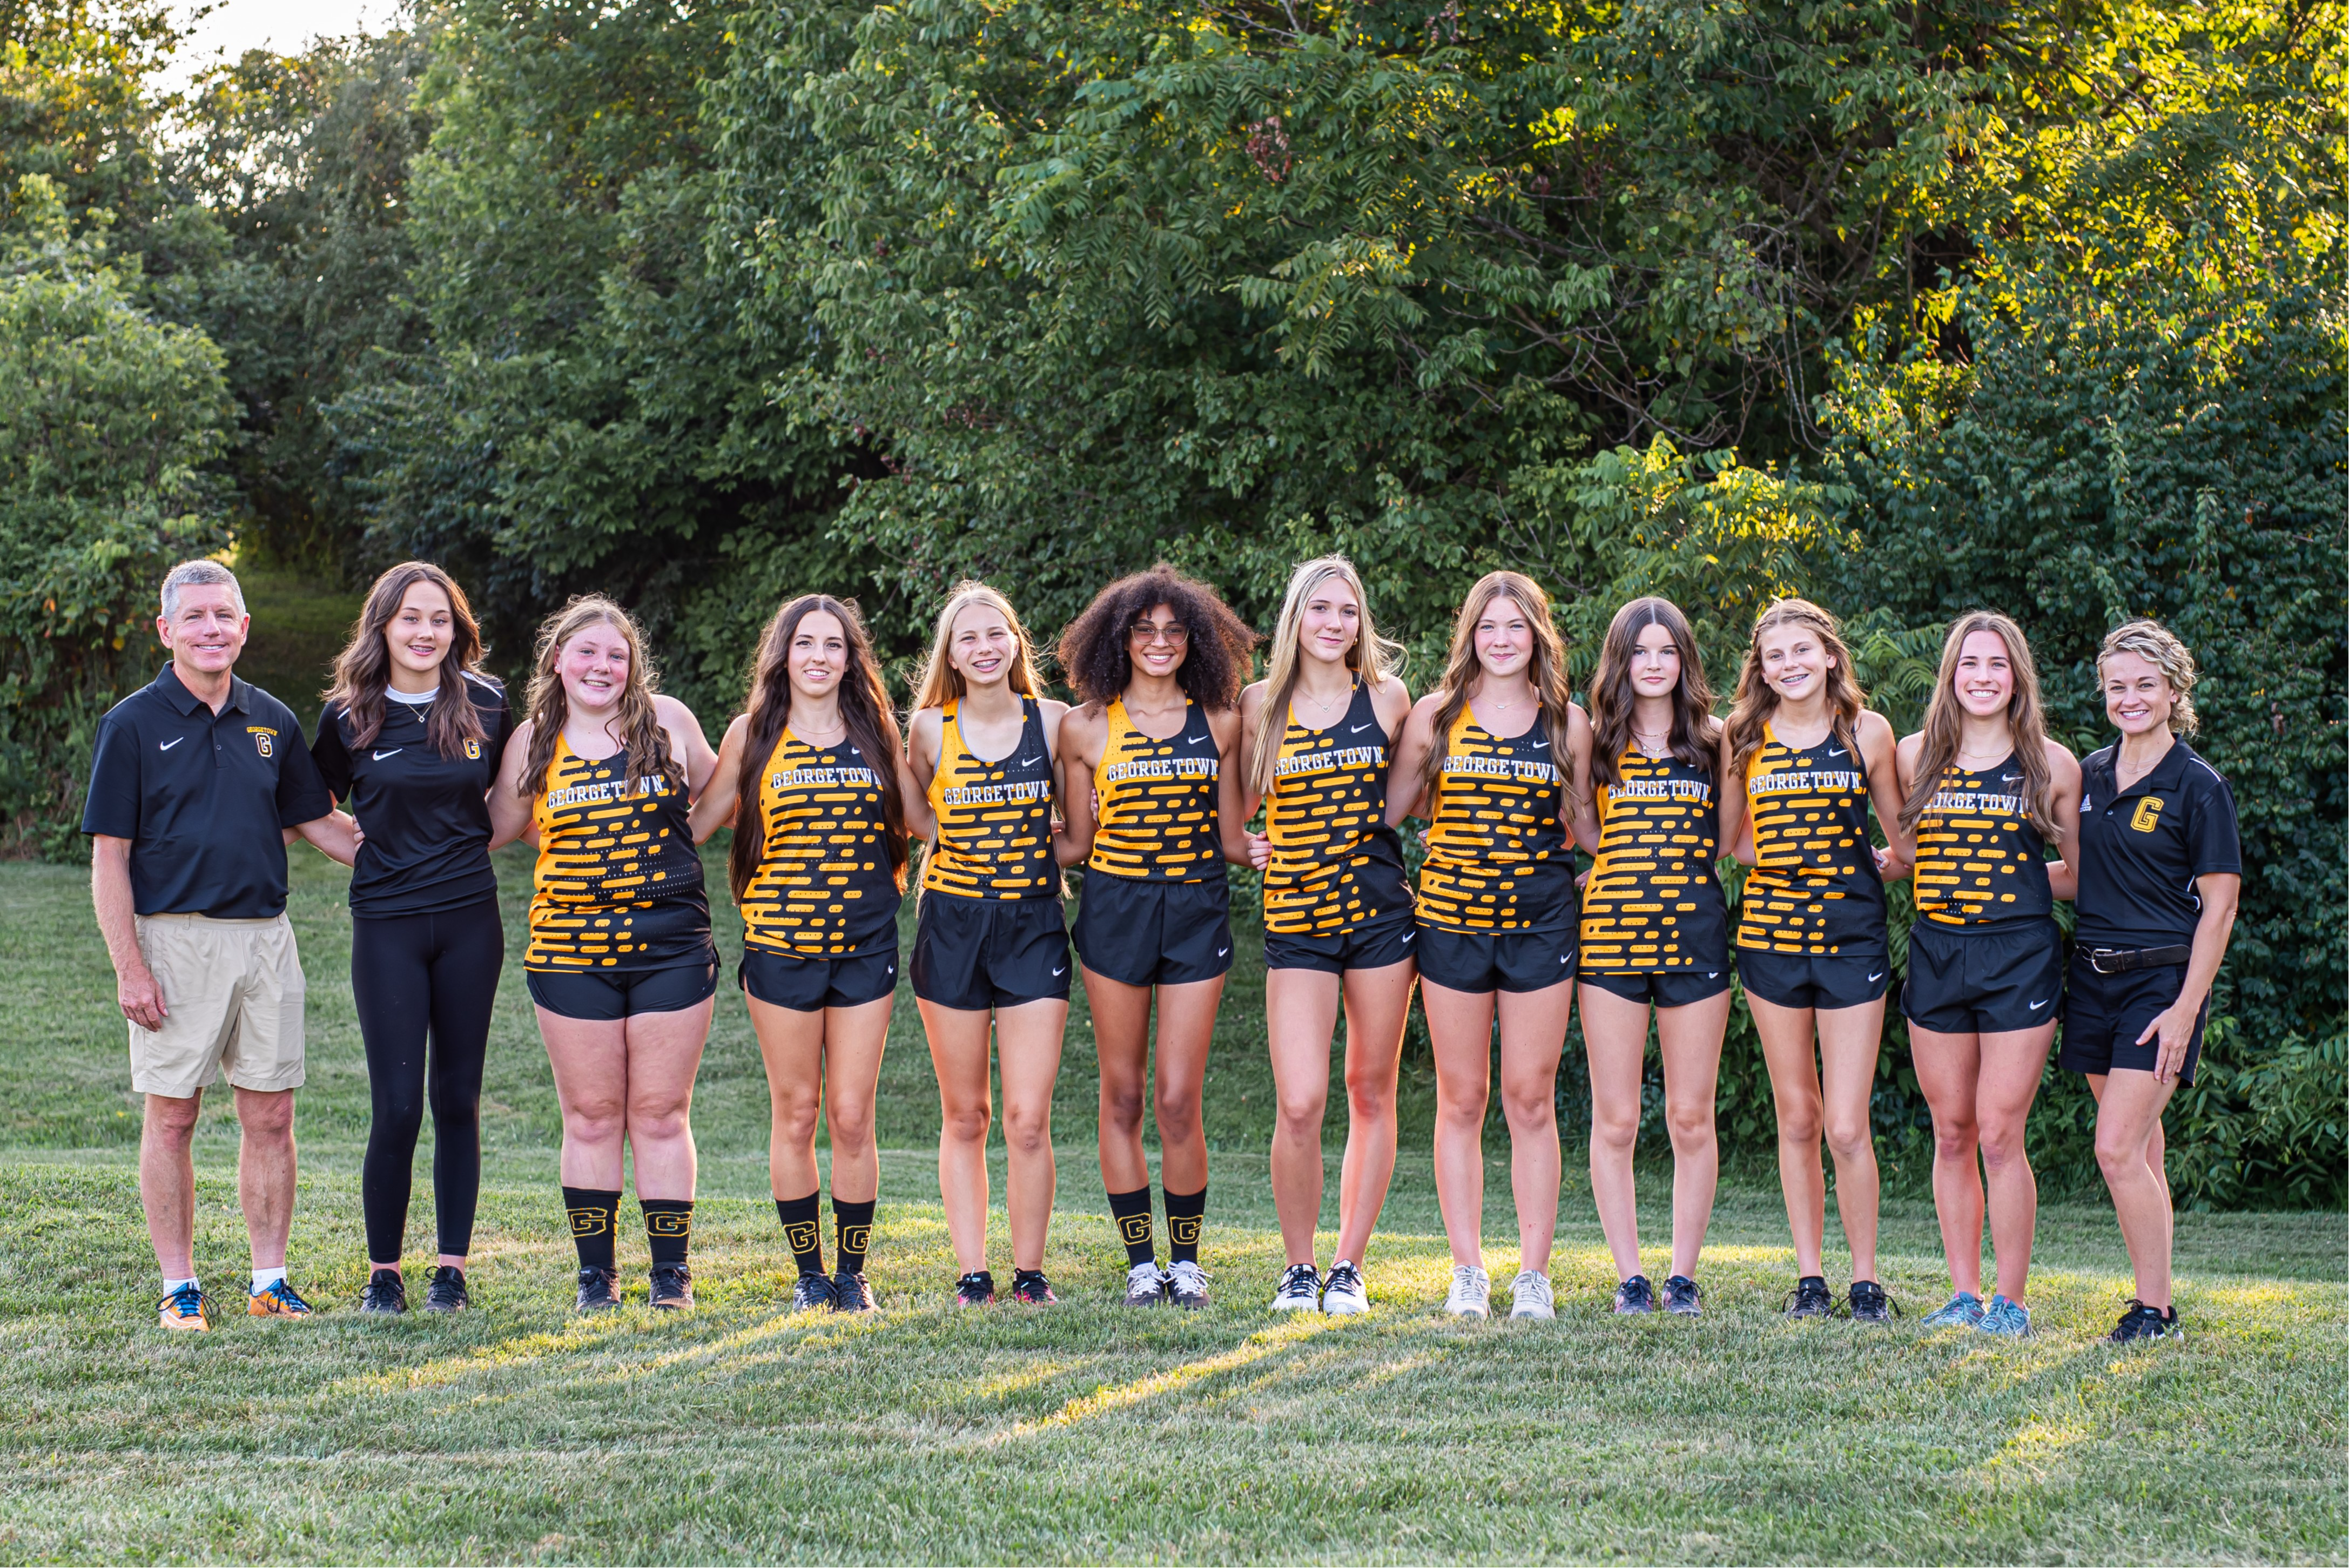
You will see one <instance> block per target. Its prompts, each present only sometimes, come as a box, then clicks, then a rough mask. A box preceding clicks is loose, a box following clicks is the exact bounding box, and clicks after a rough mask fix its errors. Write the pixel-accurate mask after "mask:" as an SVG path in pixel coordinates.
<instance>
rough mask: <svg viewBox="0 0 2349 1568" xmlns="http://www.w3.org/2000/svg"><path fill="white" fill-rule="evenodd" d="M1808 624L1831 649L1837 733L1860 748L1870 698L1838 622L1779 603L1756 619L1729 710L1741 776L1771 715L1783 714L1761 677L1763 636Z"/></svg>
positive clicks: (1802, 605) (1792, 602) (1796, 603)
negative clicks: (1781, 628) (1773, 630)
mask: <svg viewBox="0 0 2349 1568" xmlns="http://www.w3.org/2000/svg"><path fill="white" fill-rule="evenodd" d="M1790 622H1792V623H1797V624H1802V625H1806V626H1808V627H1809V628H1810V629H1811V630H1812V631H1814V632H1816V633H1817V634H1818V638H1819V641H1820V642H1822V643H1824V644H1826V651H1827V653H1828V655H1830V656H1831V657H1833V658H1834V660H1835V667H1834V668H1833V669H1831V670H1829V671H1828V672H1827V713H1828V717H1829V722H1830V723H1831V724H1832V725H1833V726H1834V733H1835V734H1836V735H1837V736H1838V737H1840V738H1842V740H1843V743H1844V744H1845V745H1846V746H1853V747H1856V746H1857V745H1858V744H1859V740H1858V737H1859V710H1860V709H1861V708H1863V707H1867V706H1868V694H1867V693H1865V692H1863V691H1861V690H1860V689H1859V677H1858V676H1857V675H1856V674H1854V673H1853V671H1852V667H1851V650H1850V649H1849V648H1847V647H1846V646H1844V641H1843V633H1842V632H1841V631H1840V630H1839V629H1838V628H1837V625H1836V618H1835V617H1834V616H1833V615H1830V614H1827V613H1826V611H1825V610H1823V609H1821V608H1820V607H1819V606H1818V605H1816V604H1814V603H1811V602H1810V601H1809V600H1808V599H1774V600H1772V601H1771V602H1770V603H1769V606H1768V607H1767V608H1766V609H1764V611H1763V612H1762V613H1761V614H1759V615H1756V616H1754V635H1753V636H1752V637H1750V638H1749V639H1747V641H1746V644H1745V662H1744V664H1743V665H1740V666H1739V668H1738V671H1737V697H1736V700H1735V701H1734V702H1733V703H1732V704H1731V705H1730V708H1729V725H1728V733H1729V757H1730V762H1729V766H1730V768H1731V769H1732V770H1733V772H1735V773H1736V774H1737V775H1738V776H1739V777H1740V778H1743V777H1744V774H1745V769H1746V765H1747V764H1748V763H1750V762H1752V761H1753V760H1754V753H1755V752H1757V751H1759V750H1761V749H1762V736H1763V731H1764V727H1766V726H1767V725H1768V724H1769V722H1770V716H1771V715H1772V714H1775V713H1776V712H1777V711H1778V691H1777V688H1776V687H1775V686H1772V685H1771V684H1770V683H1769V681H1767V680H1766V679H1764V677H1763V674H1762V634H1763V633H1764V632H1766V631H1768V630H1770V628H1772V627H1773V626H1783V625H1785V624H1788V623H1790Z"/></svg>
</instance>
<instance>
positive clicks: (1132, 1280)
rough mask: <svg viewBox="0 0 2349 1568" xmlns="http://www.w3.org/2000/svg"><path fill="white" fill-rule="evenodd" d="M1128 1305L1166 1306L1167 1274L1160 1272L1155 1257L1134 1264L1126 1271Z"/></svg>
mask: <svg viewBox="0 0 2349 1568" xmlns="http://www.w3.org/2000/svg"><path fill="white" fill-rule="evenodd" d="M1122 1305H1126V1306H1164V1305H1166V1276H1165V1275H1164V1274H1161V1273H1159V1272H1158V1261H1157V1260H1156V1259H1155V1258H1152V1259H1149V1260H1146V1261H1144V1262H1143V1263H1138V1264H1134V1265H1133V1267H1132V1268H1130V1269H1128V1270H1126V1271H1125V1296H1124V1299H1123V1303H1122Z"/></svg>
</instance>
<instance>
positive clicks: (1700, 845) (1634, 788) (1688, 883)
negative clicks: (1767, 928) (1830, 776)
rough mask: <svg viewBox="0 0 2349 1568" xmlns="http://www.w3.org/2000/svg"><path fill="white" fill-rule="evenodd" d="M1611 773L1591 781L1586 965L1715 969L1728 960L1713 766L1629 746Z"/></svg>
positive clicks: (1585, 897) (1617, 968)
mask: <svg viewBox="0 0 2349 1568" xmlns="http://www.w3.org/2000/svg"><path fill="white" fill-rule="evenodd" d="M1615 773H1616V781H1615V782H1614V783H1612V784H1602V783H1597V782H1595V781H1594V783H1593V786H1592V793H1593V794H1594V795H1595V796H1596V797H1597V799H1595V800H1594V801H1593V802H1592V804H1593V805H1594V807H1595V808H1596V810H1597V812H1598V816H1599V853H1598V856H1597V857H1596V860H1595V861H1594V863H1593V864H1592V866H1591V868H1590V879H1589V881H1588V882H1585V883H1584V884H1583V890H1582V966H1583V968H1584V969H1586V970H1590V971H1597V972H1631V973H1647V972H1649V971H1653V970H1668V969H1699V968H1702V969H1713V970H1717V969H1719V968H1721V967H1723V965H1726V964H1727V963H1728V962H1729V909H1728V904H1727V903H1726V902H1725V901H1724V899H1723V895H1722V891H1721V878H1720V874H1719V872H1718V869H1717V862H1718V861H1720V859H1721V807H1720V802H1719V800H1718V799H1716V798H1715V797H1714V794H1713V769H1711V768H1708V767H1702V766H1697V765H1694V764H1691V763H1687V762H1683V761H1682V760H1681V759H1680V758H1678V757H1675V756H1673V755H1671V753H1669V752H1667V753H1666V754H1665V755H1663V756H1662V757H1660V758H1651V757H1649V756H1648V755H1646V754H1645V753H1644V752H1642V751H1640V748H1638V747H1636V746H1626V747H1625V748H1623V754H1622V755H1621V756H1620V757H1618V758H1616V759H1615Z"/></svg>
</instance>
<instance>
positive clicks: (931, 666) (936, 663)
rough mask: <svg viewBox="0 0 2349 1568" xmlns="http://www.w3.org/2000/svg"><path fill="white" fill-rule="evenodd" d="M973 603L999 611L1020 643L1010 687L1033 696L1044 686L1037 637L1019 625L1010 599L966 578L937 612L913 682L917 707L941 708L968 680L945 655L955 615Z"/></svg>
mask: <svg viewBox="0 0 2349 1568" xmlns="http://www.w3.org/2000/svg"><path fill="white" fill-rule="evenodd" d="M973 604H985V605H987V606H988V608H990V609H992V610H994V611H996V612H997V613H998V614H1001V615H1002V617H1003V624H1005V625H1007V626H1009V627H1010V628H1011V635H1012V637H1013V638H1014V639H1015V640H1017V641H1018V643H1019V652H1018V653H1017V654H1015V655H1013V656H1012V660H1011V672H1010V676H1009V679H1010V682H1011V689H1012V690H1013V691H1016V692H1018V693H1019V695H1020V696H1035V695H1036V694H1037V693H1039V692H1040V691H1041V690H1043V689H1044V683H1043V682H1041V681H1040V680H1039V679H1037V678H1036V640H1035V639H1034V638H1033V637H1030V635H1029V634H1028V628H1027V627H1026V626H1025V625H1023V624H1020V620H1019V613H1018V612H1017V611H1015V610H1013V609H1012V608H1011V601H1010V600H1009V599H1006V598H1005V597H1004V596H1003V595H1002V594H1000V593H997V592H996V591H995V590H994V589H992V588H990V587H988V585H987V584H986V583H973V582H970V581H968V580H965V581H963V582H960V583H956V584H955V585H954V592H953V593H949V594H947V602H946V607H945V608H943V609H941V610H940V611H939V612H938V629H937V634H936V636H934V637H932V638H931V639H930V656H929V657H928V659H926V661H924V663H923V665H922V676H921V678H920V679H919V680H917V681H916V682H915V683H914V707H916V709H920V708H925V707H936V708H943V707H946V705H947V703H949V702H952V701H953V700H955V699H956V698H957V697H959V696H962V695H963V692H964V690H965V688H966V686H967V683H966V682H965V681H964V680H963V678H962V672H961V671H960V670H958V669H956V668H955V667H954V662H953V660H952V659H950V658H949V657H948V656H947V642H948V640H949V639H951V638H952V637H953V636H954V624H955V617H956V616H957V615H959V614H962V613H963V612H964V611H965V610H968V609H969V608H970V607H971V606H972V605H973Z"/></svg>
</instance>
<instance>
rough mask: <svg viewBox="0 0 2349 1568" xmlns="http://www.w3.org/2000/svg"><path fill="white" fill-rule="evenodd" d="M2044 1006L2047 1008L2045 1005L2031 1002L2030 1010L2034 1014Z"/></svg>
mask: <svg viewBox="0 0 2349 1568" xmlns="http://www.w3.org/2000/svg"><path fill="white" fill-rule="evenodd" d="M2044 1006H2047V1004H2046V1003H2044V1002H2033V1004H2031V1010H2032V1011H2033V1012H2034V1013H2036V1012H2037V1011H2039V1009H2040V1008H2042V1007H2044Z"/></svg>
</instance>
